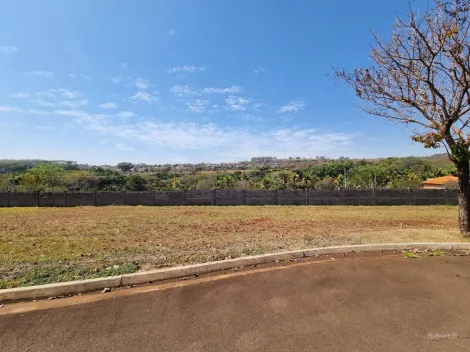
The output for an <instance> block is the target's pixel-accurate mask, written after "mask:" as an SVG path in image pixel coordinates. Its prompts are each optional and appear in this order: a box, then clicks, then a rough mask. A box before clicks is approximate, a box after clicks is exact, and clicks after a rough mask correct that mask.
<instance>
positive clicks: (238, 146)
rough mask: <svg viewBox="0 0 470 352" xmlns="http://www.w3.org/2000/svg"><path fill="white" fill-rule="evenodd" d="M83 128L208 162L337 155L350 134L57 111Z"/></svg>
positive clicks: (347, 145)
mask: <svg viewBox="0 0 470 352" xmlns="http://www.w3.org/2000/svg"><path fill="white" fill-rule="evenodd" d="M55 113H56V114H58V115H62V116H69V117H72V118H73V119H74V120H75V121H76V122H77V123H78V124H80V125H82V126H83V127H84V128H87V129H90V130H93V131H95V132H96V133H99V134H100V135H103V136H106V138H111V137H114V138H119V139H123V138H125V139H127V140H129V141H132V142H138V143H143V144H145V145H148V146H149V147H151V146H155V145H158V146H162V147H166V148H171V149H172V150H181V151H184V150H188V149H196V150H200V151H201V152H202V151H203V152H206V153H209V152H211V153H212V155H211V158H212V159H213V160H214V159H224V160H229V159H235V160H240V159H247V158H249V157H251V156H253V155H276V156H278V157H288V156H292V155H297V156H311V155H316V154H317V153H322V154H329V155H333V154H335V155H338V156H339V155H341V154H343V153H344V152H345V150H347V149H349V148H350V146H351V144H353V143H354V139H355V138H356V135H354V134H351V133H346V132H329V131H317V130H314V129H310V128H306V129H302V128H300V127H292V128H274V129H254V128H250V127H228V126H226V127H223V126H219V125H217V124H212V123H209V124H200V123H194V122H164V121H159V120H156V119H151V118H137V119H135V120H134V119H133V120H119V119H115V118H112V117H110V116H107V115H92V114H89V113H87V112H84V111H80V110H70V111H68V110H58V111H55Z"/></svg>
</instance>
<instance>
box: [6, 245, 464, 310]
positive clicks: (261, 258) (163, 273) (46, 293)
mask: <svg viewBox="0 0 470 352" xmlns="http://www.w3.org/2000/svg"><path fill="white" fill-rule="evenodd" d="M415 248H418V249H420V250H424V249H439V250H446V249H447V250H452V249H456V250H470V243H384V244H365V245H348V246H333V247H321V248H311V249H303V250H295V251H288V252H280V253H270V254H263V255H257V256H249V257H241V258H235V259H228V260H222V261H216V262H209V263H203V264H194V265H187V266H178V267H172V268H165V269H157V270H151V271H144V272H137V273H133V274H124V275H119V276H109V277H103V278H97V279H90V280H80V281H69V282H62V283H56V284H48V285H39V286H30V287H19V288H11V289H3V290H0V303H7V302H18V301H29V300H35V299H43V298H49V297H58V296H65V295H74V294H79V293H86V292H92V291H99V290H103V289H105V288H117V287H122V286H130V285H138V284H145V283H149V282H158V281H162V280H169V279H176V278H181V277H186V276H191V275H197V274H205V273H210V272H214V271H222V270H228V269H232V268H239V267H245V266H250V265H259V264H265V263H271V262H275V261H285V260H289V259H298V258H309V257H314V256H317V255H326V254H338V253H351V252H371V251H397V250H413V249H415Z"/></svg>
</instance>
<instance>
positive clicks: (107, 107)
mask: <svg viewBox="0 0 470 352" xmlns="http://www.w3.org/2000/svg"><path fill="white" fill-rule="evenodd" d="M100 108H101V109H104V110H111V109H117V104H115V103H103V104H100Z"/></svg>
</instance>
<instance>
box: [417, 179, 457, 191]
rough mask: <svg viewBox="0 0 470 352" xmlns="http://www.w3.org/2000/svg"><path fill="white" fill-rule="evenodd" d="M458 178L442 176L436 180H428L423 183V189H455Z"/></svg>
mask: <svg viewBox="0 0 470 352" xmlns="http://www.w3.org/2000/svg"><path fill="white" fill-rule="evenodd" d="M458 183H459V178H458V177H456V176H443V177H436V178H429V179H427V180H426V181H424V182H423V188H424V189H446V188H457V185H458Z"/></svg>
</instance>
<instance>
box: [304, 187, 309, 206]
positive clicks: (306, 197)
mask: <svg viewBox="0 0 470 352" xmlns="http://www.w3.org/2000/svg"><path fill="white" fill-rule="evenodd" d="M308 203H309V200H308V188H305V205H308Z"/></svg>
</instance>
